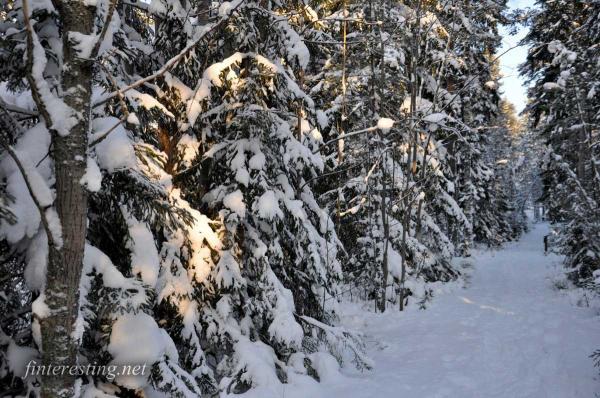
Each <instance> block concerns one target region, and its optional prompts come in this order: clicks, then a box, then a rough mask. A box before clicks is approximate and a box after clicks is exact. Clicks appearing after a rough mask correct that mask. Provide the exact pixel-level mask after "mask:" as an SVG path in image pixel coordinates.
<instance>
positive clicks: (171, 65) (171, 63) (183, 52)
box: [93, 0, 244, 107]
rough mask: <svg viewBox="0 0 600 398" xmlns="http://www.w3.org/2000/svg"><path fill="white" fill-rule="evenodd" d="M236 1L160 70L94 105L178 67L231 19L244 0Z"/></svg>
mask: <svg viewBox="0 0 600 398" xmlns="http://www.w3.org/2000/svg"><path fill="white" fill-rule="evenodd" d="M234 3H235V4H234V5H233V6H232V7H231V9H230V10H229V11H228V12H227V13H226V14H224V15H222V16H221V18H220V19H219V20H218V21H217V22H215V23H214V24H213V25H212V26H210V27H206V28H205V30H204V32H202V33H201V34H200V36H199V37H198V38H197V39H195V40H194V41H193V42H192V43H190V44H188V45H187V46H186V47H185V48H184V49H183V50H181V52H180V53H179V54H177V55H176V56H174V57H173V58H171V59H170V60H168V61H167V62H165V64H164V65H163V67H162V68H160V69H159V70H158V71H156V72H155V73H153V74H151V75H150V76H146V77H144V78H142V79H139V80H137V81H135V82H133V83H131V84H129V85H128V86H126V87H123V88H122V89H120V90H116V91H113V92H112V93H110V94H108V95H106V96H104V97H103V98H102V99H101V100H100V101H98V102H96V103H95V104H93V107H97V106H100V105H103V104H105V103H106V102H108V101H110V100H111V99H113V98H115V97H117V96H119V95H122V94H124V93H126V92H127V91H129V90H132V89H134V88H137V87H140V86H142V85H144V84H146V83H148V82H151V81H153V80H155V79H158V78H159V77H161V76H163V75H164V74H165V73H167V72H169V71H170V70H171V69H173V68H174V67H176V66H177V64H179V61H181V60H182V59H183V58H184V57H185V56H186V55H187V54H188V53H189V52H190V51H192V50H193V49H194V48H195V47H196V46H197V45H198V44H199V43H200V42H201V41H202V40H204V38H205V37H206V36H208V35H209V34H210V33H213V32H214V31H216V30H217V29H218V28H219V27H221V26H222V25H223V24H225V22H227V21H228V20H229V18H230V17H231V15H232V14H233V12H234V11H235V10H237V9H238V8H239V7H240V6H241V5H242V4H243V3H244V0H237V1H235V2H234Z"/></svg>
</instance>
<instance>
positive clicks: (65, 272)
mask: <svg viewBox="0 0 600 398" xmlns="http://www.w3.org/2000/svg"><path fill="white" fill-rule="evenodd" d="M59 13H60V16H61V22H62V28H63V32H64V33H63V38H64V39H63V43H64V60H63V61H64V65H65V68H64V72H63V75H62V90H63V92H64V93H66V95H65V96H64V98H63V100H64V102H65V103H66V104H67V105H68V106H70V107H71V108H73V110H74V111H75V112H77V113H78V115H79V116H78V122H77V124H76V125H75V126H74V127H73V129H72V130H71V131H70V134H69V135H67V136H64V137H62V136H60V135H58V134H57V133H56V132H53V134H52V148H53V158H54V167H55V177H56V201H55V205H56V210H57V213H58V217H59V219H60V222H61V226H62V240H63V244H62V246H61V247H59V248H53V247H51V250H50V252H49V257H48V270H47V277H46V287H45V295H46V304H47V306H48V307H49V308H50V311H51V312H50V315H49V316H48V317H46V318H44V319H42V320H41V332H42V361H43V364H44V365H50V364H51V365H53V366H56V365H66V366H71V365H75V364H76V363H77V349H78V344H77V342H76V341H75V340H74V339H73V338H72V332H73V330H74V323H75V320H76V319H77V313H78V303H79V281H80V278H81V269H82V262H83V252H84V246H85V236H86V217H87V191H86V189H85V187H84V186H83V185H82V184H81V183H80V180H81V178H82V177H83V175H84V174H85V171H86V163H87V162H86V158H87V145H88V131H89V128H90V116H89V115H90V98H91V81H92V62H91V61H90V60H85V59H80V58H78V52H77V50H76V49H75V48H73V43H72V42H69V40H68V36H69V35H68V32H80V33H82V34H90V33H91V32H92V26H93V21H94V14H95V13H94V8H92V7H87V6H86V5H85V4H84V2H79V1H73V2H64V3H59ZM67 66H68V67H67ZM66 373H67V374H64V375H58V376H54V375H50V376H44V377H43V378H42V389H41V396H42V397H48V398H56V397H71V396H73V388H74V382H75V377H74V376H70V375H68V372H66Z"/></svg>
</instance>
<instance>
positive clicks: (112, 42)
mask: <svg viewBox="0 0 600 398" xmlns="http://www.w3.org/2000/svg"><path fill="white" fill-rule="evenodd" d="M517 23H521V24H526V25H528V26H529V27H530V33H529V34H528V35H527V37H526V38H525V39H524V41H523V44H524V45H527V46H529V47H530V51H529V56H528V59H527V61H526V63H525V64H523V65H522V67H521V73H522V74H523V75H524V76H526V77H527V78H528V79H529V80H530V83H531V87H532V88H531V90H530V93H529V94H530V103H529V105H528V107H527V109H526V111H525V113H524V115H517V114H516V112H515V110H514V107H513V106H512V104H510V103H509V102H507V101H506V100H502V99H501V94H502V87H501V84H500V79H501V76H500V73H499V61H498V60H499V57H501V56H502V54H498V49H499V47H500V44H501V37H500V35H499V28H500V26H502V25H511V24H517ZM599 65H600V3H598V2H597V1H594V0H588V1H583V0H577V1H566V0H553V1H550V0H543V1H542V0H540V1H538V2H537V8H536V9H534V10H528V11H523V12H517V13H509V12H508V11H507V5H506V1H505V0H483V1H468V0H439V1H436V0H405V1H396V0H384V1H375V0H322V1H317V0H315V1H312V0H259V1H250V0H236V1H231V2H224V1H210V0H152V1H151V2H145V1H139V0H85V1H83V0H82V1H66V0H52V1H50V0H18V1H13V0H5V1H3V2H2V8H0V146H1V148H0V259H1V260H0V263H1V264H0V267H1V269H2V273H1V275H0V308H1V309H2V310H1V311H0V349H1V350H0V358H2V362H1V365H0V390H3V391H7V393H5V394H4V395H7V396H12V395H14V396H29V395H28V394H34V395H40V396H43V397H67V396H69V397H70V396H73V394H74V393H75V394H88V395H84V396H90V397H95V396H98V397H100V396H101V397H113V396H117V397H133V396H139V397H145V396H148V397H154V396H167V397H176V396H181V397H195V396H219V395H220V394H229V393H243V392H246V391H248V390H249V389H252V388H253V387H257V386H264V385H278V384H281V383H286V381H287V378H288V375H289V374H290V372H295V373H298V374H303V375H307V376H309V377H313V378H315V379H317V380H318V379H319V377H320V374H319V372H320V368H322V363H323V362H324V361H327V360H330V359H331V358H334V359H335V360H336V361H337V362H338V363H340V364H345V365H347V366H356V367H358V368H359V369H369V368H370V367H371V366H372V364H371V361H370V359H369V358H368V357H367V356H366V355H365V352H364V349H363V340H362V337H361V335H360V333H356V332H354V331H351V330H348V329H346V328H344V327H343V326H341V325H340V324H339V317H340V309H339V307H338V301H339V300H341V299H342V298H343V297H345V296H350V297H352V299H357V300H362V301H363V302H365V303H369V308H370V309H371V310H372V311H377V312H381V311H386V310H394V311H402V310H404V309H405V307H406V306H420V307H423V308H425V307H427V305H428V302H429V300H430V299H431V298H432V288H431V286H435V285H436V284H439V283H444V282H451V281H454V280H456V279H457V278H460V277H461V274H462V273H463V272H464V270H463V268H462V267H461V265H460V261H458V260H457V257H468V256H469V254H470V251H471V250H472V248H473V247H474V246H476V245H484V246H488V247H498V246H500V245H502V244H503V243H505V242H507V241H511V240H515V239H518V238H519V236H520V235H521V234H522V233H523V232H524V231H525V230H526V229H527V220H526V215H525V210H526V209H528V208H529V207H532V206H534V205H535V206H542V205H543V206H544V207H546V208H547V217H548V218H549V219H550V220H551V221H552V222H554V223H556V227H557V231H558V235H557V236H558V238H557V239H558V241H557V242H556V248H557V250H560V251H562V253H564V254H565V256H566V267H567V270H568V272H569V275H570V278H571V280H572V282H573V283H574V284H576V285H578V286H583V287H585V288H587V289H590V290H591V291H596V292H598V291H600V289H599V288H598V286H600V283H599V281H598V279H599V278H600V276H599V275H598V269H599V268H600V222H599V220H600V215H599V214H598V212H599V211H600V210H599V209H600V206H599V201H600V175H599V174H598V164H599V162H598V159H597V157H598V154H599V151H600V146H599V145H598V131H599V127H598V126H599V120H600V100H599V97H600V68H599ZM32 358H39V359H40V360H41V361H42V363H50V362H52V363H55V364H65V365H69V364H74V363H81V364H88V363H89V364H99V365H106V364H127V363H148V364H151V372H150V373H148V374H147V375H145V376H144V377H121V378H119V377H118V378H116V379H115V380H107V379H106V378H105V377H102V376H98V377H86V378H81V377H79V378H78V377H76V376H69V377H66V376H65V377H61V378H57V377H41V378H35V377H24V376H25V375H24V374H23V373H22V369H23V368H22V366H23V363H27V362H28V361H29V360H30V359H32ZM11 359H12V362H11ZM17 359H18V360H17ZM159 393H160V394H163V395H157V394H159ZM10 394H12V395H10ZM0 395H2V394H0Z"/></svg>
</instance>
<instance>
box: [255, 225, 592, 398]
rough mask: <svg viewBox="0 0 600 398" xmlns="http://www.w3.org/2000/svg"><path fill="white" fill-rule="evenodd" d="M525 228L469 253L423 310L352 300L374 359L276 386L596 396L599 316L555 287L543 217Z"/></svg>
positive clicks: (409, 395) (347, 393)
mask: <svg viewBox="0 0 600 398" xmlns="http://www.w3.org/2000/svg"><path fill="white" fill-rule="evenodd" d="M532 228H533V230H532V231H531V232H530V233H528V234H527V235H526V236H524V237H523V239H522V240H521V241H520V242H517V243H514V244H510V245H507V246H506V247H505V248H504V249H503V250H501V251H497V252H481V253H478V254H476V255H475V256H474V257H473V258H472V261H473V263H474V269H473V271H472V279H471V282H470V284H469V286H468V287H467V288H465V289H457V290H454V291H453V292H451V293H446V294H444V295H442V296H439V297H436V298H435V299H434V302H433V303H432V304H431V305H430V306H429V308H428V309H427V310H425V311H422V310H418V309H416V308H412V309H409V310H408V311H406V312H405V313H402V314H400V313H399V312H397V311H393V310H390V311H388V312H386V313H385V314H373V313H371V312H366V311H364V310H360V309H359V308H357V307H356V306H354V307H352V306H350V308H349V309H350V311H351V313H352V312H353V313H354V314H353V315H352V314H349V315H348V316H347V318H346V319H345V321H346V324H347V325H348V326H349V327H351V328H354V329H358V330H360V331H362V332H364V333H365V334H366V335H367V336H368V339H369V355H370V356H371V358H372V359H374V360H375V363H376V365H375V369H374V370H373V371H371V372H368V373H364V374H356V373H353V374H348V373H346V374H345V375H344V376H339V375H331V377H326V378H325V380H323V382H322V383H320V384H317V383H307V382H306V380H305V379H303V380H302V381H301V382H300V380H298V381H299V382H300V383H294V381H291V384H288V385H286V386H285V387H282V390H281V391H280V392H278V393H277V394H276V395H279V396H280V397H285V398H293V397H311V398H320V397H323V398H337V397H339V398H371V397H372V398H387V397H394V398H396V397H399V398H400V397H401V398H428V397H430V398H446V397H447V398H471V397H472V398H494V397H498V398H500V397H502V398H504V397H506V398H525V397H528V398H534V397H535V398H553V397H556V398H577V397H582V398H593V397H594V396H595V393H599V392H600V381H599V380H598V377H597V376H596V375H597V370H596V369H594V368H593V365H592V361H591V359H590V358H589V355H590V353H592V352H593V351H594V350H595V349H598V348H600V319H599V318H598V316H597V311H595V310H593V309H591V308H583V307H578V306H576V305H574V303H573V301H574V300H572V299H570V298H569V295H568V294H566V293H564V291H559V290H556V289H555V288H553V281H554V280H555V278H556V275H557V274H558V273H559V272H560V270H559V268H558V266H557V265H558V263H559V262H560V258H559V257H557V256H554V255H550V256H544V254H543V252H542V250H543V249H542V246H543V245H542V241H543V236H544V234H546V231H547V229H548V227H547V225H545V224H537V225H534V226H533V227H532ZM252 395H254V394H252Z"/></svg>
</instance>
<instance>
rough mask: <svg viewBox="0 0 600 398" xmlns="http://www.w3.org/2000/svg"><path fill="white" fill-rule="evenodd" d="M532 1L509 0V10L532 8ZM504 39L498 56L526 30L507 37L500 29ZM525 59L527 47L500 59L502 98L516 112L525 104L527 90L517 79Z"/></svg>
mask: <svg viewBox="0 0 600 398" xmlns="http://www.w3.org/2000/svg"><path fill="white" fill-rule="evenodd" d="M534 2H535V1H534V0H510V1H509V2H508V4H509V6H510V7H511V9H517V8H525V7H532V6H533V4H534ZM501 33H502V35H503V36H504V39H503V41H502V48H501V50H500V51H499V52H498V54H502V53H503V52H504V51H506V50H508V49H509V48H511V47H514V46H516V45H517V44H518V42H519V40H521V39H522V38H523V37H524V36H525V35H526V34H527V29H520V30H519V32H518V33H517V34H515V35H509V34H508V29H505V28H502V30H501ZM526 58H527V47H517V48H514V49H512V50H510V51H509V52H508V53H507V54H505V55H503V56H502V57H501V58H500V67H501V70H502V75H503V76H504V78H503V79H502V91H503V92H504V97H505V98H506V99H507V100H509V101H510V102H512V103H513V104H514V105H515V107H516V109H517V112H521V111H522V110H523V108H525V105H526V104H527V88H526V87H525V82H524V81H523V79H521V78H520V77H519V70H518V66H519V64H521V63H523V62H524V61H525V59H526Z"/></svg>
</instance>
